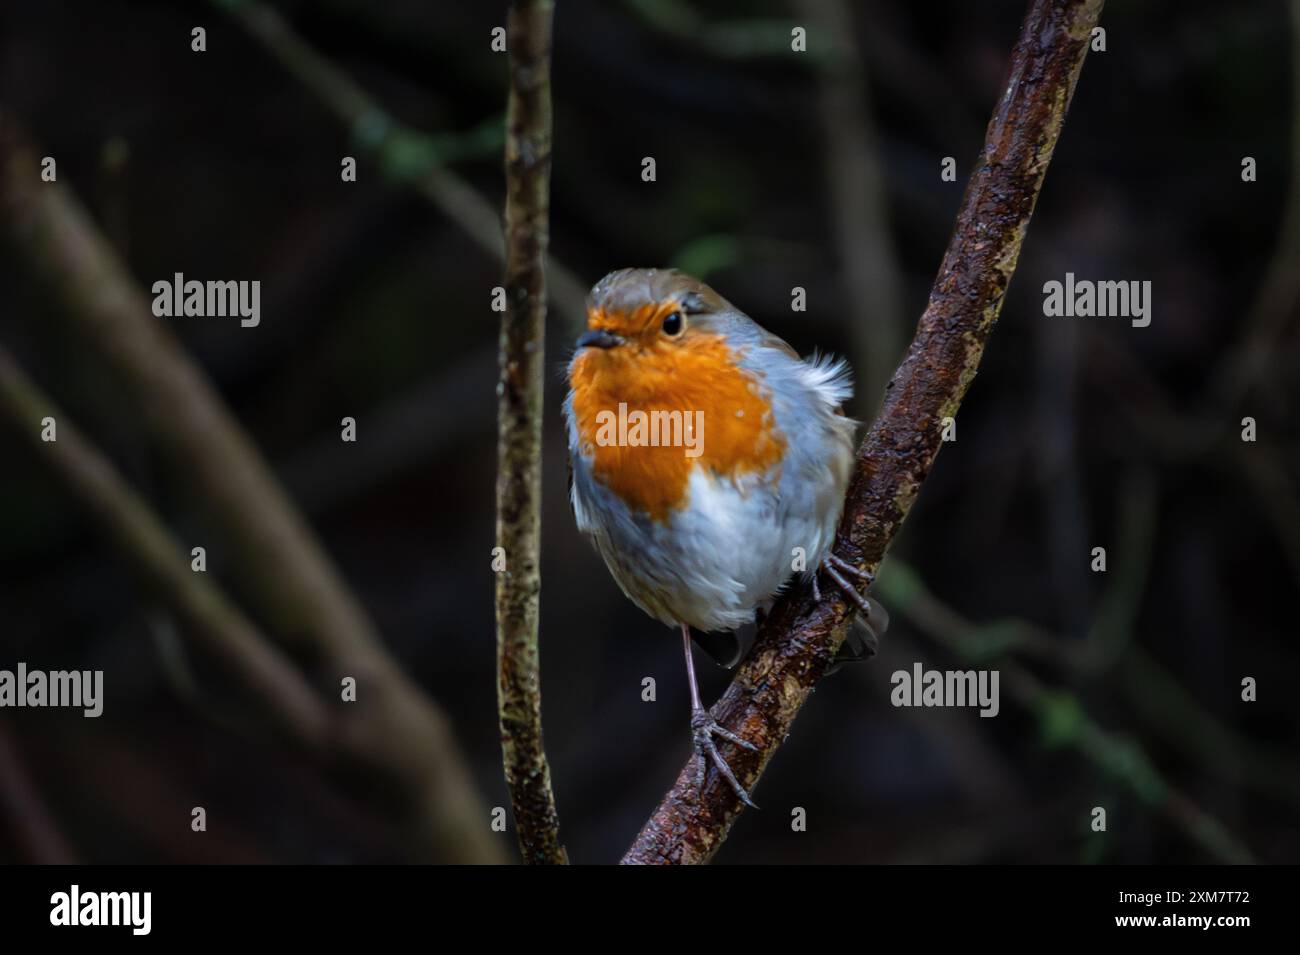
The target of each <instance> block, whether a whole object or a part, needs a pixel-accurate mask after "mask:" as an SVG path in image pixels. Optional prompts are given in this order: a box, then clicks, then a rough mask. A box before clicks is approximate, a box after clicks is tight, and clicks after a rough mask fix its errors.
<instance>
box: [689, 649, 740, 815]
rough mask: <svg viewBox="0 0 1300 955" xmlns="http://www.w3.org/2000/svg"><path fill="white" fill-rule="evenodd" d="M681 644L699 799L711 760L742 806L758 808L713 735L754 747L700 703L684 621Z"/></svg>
mask: <svg viewBox="0 0 1300 955" xmlns="http://www.w3.org/2000/svg"><path fill="white" fill-rule="evenodd" d="M682 647H683V648H684V649H685V651H686V678H687V679H688V680H689V681H690V685H691V740H692V743H693V744H694V746H695V755H696V757H697V758H698V759H699V765H698V766H697V767H696V770H695V789H696V791H697V792H698V793H699V798H700V801H701V802H702V801H703V800H704V780H705V776H706V774H707V773H708V768H709V761H710V760H712V761H713V765H714V766H716V767H718V772H720V773H722V775H723V777H724V778H725V779H726V780H727V782H729V783H731V788H732V789H734V790H735V791H736V795H737V796H738V797H740V801H741V802H743V803H744V804H745V805H746V806H749V807H751V808H753V809H757V808H758V807H757V806H755V805H754V803H753V801H752V800H751V799H750V798H749V793H747V792H745V787H744V786H742V785H740V780H738V779H736V774H735V773H733V772H732V771H731V767H730V766H728V765H727V761H726V760H725V759H723V758H722V756H721V754H720V753H719V752H718V746H717V744H716V743H714V742H713V737H714V736H721V737H722V738H723V739H725V740H727V741H728V742H732V743H735V744H736V745H737V746H740V747H742V748H743V749H748V750H751V751H755V752H756V751H757V749H758V748H757V747H756V746H754V744H753V743H749V742H747V741H745V740H743V739H741V738H740V737H739V736H737V735H736V734H735V733H733V732H731V730H729V729H727V728H726V727H725V726H720V725H719V724H718V722H717V721H716V720H714V718H713V717H712V716H710V715H709V711H708V710H706V709H705V708H704V706H703V704H702V703H700V687H699V684H697V683H696V682H695V661H694V660H693V659H692V657H691V628H690V627H689V626H687V625H686V624H682Z"/></svg>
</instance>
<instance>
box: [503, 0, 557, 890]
mask: <svg viewBox="0 0 1300 955" xmlns="http://www.w3.org/2000/svg"><path fill="white" fill-rule="evenodd" d="M553 12H554V8H553V4H552V3H551V0H517V2H515V3H512V4H511V5H510V12H509V14H508V16H507V20H506V43H507V45H508V48H509V56H510V98H509V103H508V106H507V109H506V152H505V172H506V211H505V231H506V237H505V238H506V268H505V290H506V311H505V314H504V316H503V318H502V322H501V345H500V349H501V383H500V387H499V388H498V393H499V396H500V400H499V405H498V443H497V457H498V468H499V471H498V475H497V546H498V547H500V548H501V552H500V553H501V554H502V556H503V557H504V559H505V561H506V566H505V569H504V570H502V571H500V572H499V573H498V574H497V581H496V620H497V667H498V670H499V674H498V676H499V681H498V686H497V702H498V709H499V715H500V720H501V750H502V758H503V761H504V763H505V773H506V784H507V785H508V786H509V788H510V800H511V803H512V804H513V806H514V811H515V823H516V825H518V827H519V846H520V849H521V851H522V852H523V856H524V861H525V862H528V863H549V864H563V863H565V862H568V856H567V855H566V853H565V851H564V846H563V845H561V844H560V819H559V814H558V812H557V811H556V808H555V794H554V793H553V792H552V791H551V770H550V767H549V766H548V765H547V762H546V752H545V749H544V748H543V745H542V691H541V673H540V659H539V653H538V648H537V607H538V597H539V595H540V592H541V588H542V581H541V494H542V477H541V465H542V385H543V382H544V371H545V355H544V349H543V343H544V331H545V320H546V269H545V260H546V246H547V241H548V238H549V235H548V219H549V211H550V210H549V206H550V178H551V20H552V14H553Z"/></svg>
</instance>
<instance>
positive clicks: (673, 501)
mask: <svg viewBox="0 0 1300 955" xmlns="http://www.w3.org/2000/svg"><path fill="white" fill-rule="evenodd" d="M570 385H571V387H572V389H573V412H574V420H575V423H576V425H577V428H578V432H579V435H580V438H581V442H580V446H581V449H582V451H583V453H584V455H585V456H587V457H588V459H589V460H590V463H591V468H592V473H593V474H594V476H595V477H596V479H597V480H599V481H600V482H601V483H602V484H603V485H604V486H605V487H607V488H609V489H610V490H611V491H612V492H613V493H615V494H616V495H618V497H619V498H620V499H621V500H622V501H623V502H624V503H625V504H626V505H627V506H628V507H629V508H630V509H632V510H633V511H640V512H643V513H645V514H648V515H649V516H650V517H651V518H652V519H654V520H656V521H664V520H666V519H667V518H668V517H669V516H670V515H671V514H672V513H673V512H674V511H676V510H679V509H680V508H682V507H684V506H686V505H687V504H688V493H689V485H690V479H691V474H692V471H693V470H695V469H697V468H705V469H707V470H708V471H709V472H711V473H712V474H714V475H717V476H718V477H723V478H732V479H736V478H740V477H742V476H745V475H750V474H767V473H768V472H773V474H774V476H775V475H776V474H779V471H777V470H775V469H777V468H778V467H779V465H780V462H781V459H782V456H783V455H784V452H785V438H784V437H783V436H782V435H781V433H780V432H779V431H778V430H777V429H776V427H775V425H774V422H773V419H772V407H771V402H770V401H769V399H768V398H767V396H766V395H765V393H764V391H763V388H762V386H761V384H760V383H759V381H758V380H757V379H756V378H754V377H753V376H752V375H751V374H749V373H748V372H747V371H745V370H744V369H743V368H741V367H740V366H739V365H738V364H737V363H736V358H735V354H734V353H733V352H732V350H731V348H730V347H729V346H728V345H727V343H726V340H725V339H724V338H723V337H722V336H721V335H716V334H702V333H696V334H693V335H690V336H688V337H687V339H686V340H683V341H680V342H652V343H650V344H647V345H644V346H634V347H630V348H629V347H620V348H612V349H608V350H602V349H594V348H588V349H585V350H584V351H583V352H581V353H580V354H579V355H578V356H577V358H575V360H574V362H573V365H572V367H571V368H570ZM620 403H621V404H623V405H624V407H625V413H626V414H628V415H630V414H631V413H632V412H633V411H642V412H645V413H646V415H647V416H648V417H649V418H650V419H651V420H666V419H667V417H668V416H659V417H658V418H656V417H655V416H654V414H653V413H654V412H668V413H670V414H671V412H679V413H681V420H682V421H683V422H684V423H689V428H690V429H691V430H688V431H687V432H686V436H687V437H688V439H694V440H697V441H698V445H697V447H698V454H697V455H695V456H691V455H688V454H687V453H686V452H687V450H688V449H687V448H686V447H684V446H681V445H677V446H673V445H666V444H660V445H659V446H658V447H656V446H653V445H650V446H645V445H641V446H631V445H630V444H627V443H625V442H620V441H618V440H613V441H611V440H610V437H611V433H610V430H609V428H608V424H609V422H610V421H611V418H610V415H613V416H615V417H617V416H618V415H619V413H620V407H619V406H620ZM602 412H606V413H607V414H606V415H604V416H602V414H601V413H602ZM697 412H698V413H701V414H697ZM602 424H604V425H606V427H605V429H604V430H603V431H602ZM697 430H698V432H699V433H696V431H697ZM615 437H616V438H617V435H615Z"/></svg>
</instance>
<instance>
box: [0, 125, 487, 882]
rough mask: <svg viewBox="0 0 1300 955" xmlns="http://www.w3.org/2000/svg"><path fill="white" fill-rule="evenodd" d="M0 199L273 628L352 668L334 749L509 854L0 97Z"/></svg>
mask: <svg viewBox="0 0 1300 955" xmlns="http://www.w3.org/2000/svg"><path fill="white" fill-rule="evenodd" d="M0 210H2V211H3V214H4V215H3V224H4V229H5V232H6V233H7V237H8V238H9V240H10V242H11V245H12V247H13V248H14V249H15V251H16V253H17V254H18V256H19V258H20V259H21V260H22V261H23V263H24V264H25V265H26V266H27V268H28V269H29V270H30V271H31V273H32V274H33V275H36V276H38V277H40V278H41V279H42V280H43V281H44V282H45V283H47V287H48V288H50V289H51V290H52V291H53V293H54V294H55V295H56V296H57V298H58V299H59V301H60V302H61V304H62V306H63V310H64V312H65V314H66V315H67V317H68V318H69V319H70V320H71V328H72V330H73V333H74V336H75V337H74V341H75V342H76V343H77V345H78V346H81V347H85V348H87V349H91V350H93V351H94V352H95V353H96V354H97V355H98V356H99V358H100V359H101V360H102V361H103V362H105V363H106V364H107V365H108V366H110V367H111V368H112V369H113V371H114V372H115V373H116V375H117V376H118V378H119V380H120V381H121V382H122V383H123V384H124V386H125V387H126V390H127V393H128V394H129V396H130V398H131V400H132V401H133V403H134V408H135V410H136V412H137V413H138V414H139V416H140V417H141V419H142V420H144V421H146V422H147V423H148V425H149V427H150V431H151V437H152V439H153V440H154V441H155V442H157V444H158V445H159V446H160V447H162V448H163V449H164V450H165V451H166V452H167V454H168V457H169V459H170V461H171V463H172V464H173V465H174V466H175V467H176V469H177V471H178V473H179V474H180V475H181V476H183V479H184V487H185V488H186V490H187V491H188V492H189V493H191V494H192V495H193V496H194V497H195V498H196V500H197V501H198V502H199V503H200V504H202V505H203V506H204V507H205V508H206V510H207V512H208V514H209V517H210V519H211V527H212V533H214V534H216V535H218V536H220V538H221V539H222V540H223V541H225V543H226V544H227V545H228V547H229V550H230V553H231V558H232V560H231V565H232V569H233V570H234V572H235V574H236V576H237V578H238V579H239V581H240V582H241V584H242V585H243V589H244V591H245V592H246V593H247V594H248V595H249V598H250V599H252V600H253V601H254V602H255V603H256V605H257V607H258V608H259V610H260V611H261V614H262V615H263V616H264V618H265V620H266V621H267V625H268V628H269V629H270V630H271V631H272V632H273V633H274V634H275V635H276V637H277V638H278V639H280V640H282V641H283V642H284V643H285V644H286V645H287V646H288V648H289V649H290V651H291V652H294V653H298V654H304V653H310V654H313V655H316V656H318V657H319V659H320V662H321V663H323V665H324V668H325V669H326V672H327V673H328V674H329V682H330V683H331V684H333V685H334V686H335V687H337V686H338V685H339V682H340V681H341V680H342V679H343V678H344V677H352V678H354V679H355V680H356V681H357V686H358V700H357V702H356V703H354V704H351V705H350V706H348V707H346V708H344V709H342V710H341V713H342V716H341V718H340V720H339V724H338V740H339V748H340V751H341V752H343V753H346V754H347V755H348V756H349V757H350V758H351V759H352V760H353V761H354V762H355V763H356V764H358V765H360V766H365V767H368V768H369V770H370V771H372V772H377V773H381V774H383V775H384V776H386V777H387V778H389V779H391V780H393V781H394V782H395V783H396V784H398V785H399V786H400V788H401V791H402V792H403V794H404V798H403V799H402V800H401V801H400V802H401V809H400V812H401V813H402V815H403V816H404V817H405V818H407V819H408V820H409V823H410V830H411V832H412V834H413V836H414V837H415V838H416V840H417V841H418V844H420V845H422V846H424V848H425V851H426V852H427V853H428V854H429V856H430V857H433V858H442V859H445V860H449V861H450V860H457V861H495V860H498V859H500V858H501V850H500V847H499V845H498V843H497V842H496V841H495V840H494V839H493V838H492V835H491V833H490V830H489V828H488V818H487V814H486V810H485V809H484V807H483V806H482V804H481V803H480V802H479V799H478V796H477V794H476V793H475V792H474V790H473V786H472V782H471V779H470V776H469V773H468V771H467V769H466V768H465V766H464V764H463V761H462V757H461V756H460V754H459V752H458V751H457V748H456V744H455V741H454V739H453V738H452V733H451V728H450V725H449V723H448V720H447V718H446V716H445V715H443V714H442V712H441V711H440V710H439V709H438V708H437V707H436V705H435V704H433V702H432V701H430V700H429V699H428V698H427V697H426V696H424V694H422V693H421V692H420V691H419V689H418V688H417V687H415V686H414V685H413V684H412V683H411V682H410V681H409V679H408V678H407V677H406V676H405V674H403V673H402V671H401V669H400V668H399V667H398V666H397V665H396V664H395V663H394V662H393V660H392V659H391V658H390V657H389V656H388V654H387V653H386V652H385V651H384V650H383V648H382V646H381V644H380V642H379V638H378V635H377V634H376V633H375V631H374V628H373V626H372V625H371V623H370V621H369V619H368V617H367V616H366V614H365V612H364V611H363V610H362V608H361V607H360V605H359V604H358V603H357V601H356V599H355V598H354V597H353V596H352V594H351V593H350V592H349V591H348V589H347V587H346V586H345V585H344V583H343V581H342V579H341V578H340V576H339V574H338V572H337V570H336V569H335V568H334V566H333V564H332V563H331V561H330V560H329V558H328V556H327V555H326V554H325V552H324V550H323V549H322V548H321V546H320V544H319V542H318V541H317V540H316V538H315V536H314V535H313V534H312V532H311V530H310V529H309V528H308V527H307V525H306V523H305V522H304V521H303V519H302V517H301V516H300V515H299V513H298V511H297V509H296V508H295V507H294V505H293V504H292V502H291V501H290V500H289V498H288V497H287V496H286V495H285V494H284V492H283V490H282V489H281V488H280V486H279V485H278V484H277V483H276V481H275V479H274V477H273V476H272V475H271V473H270V471H269V470H268V468H267V467H266V465H265V463H264V462H263V461H262V459H261V456H260V455H259V454H258V452H257V450H256V449H255V448H254V447H253V445H252V443H251V441H250V440H249V439H248V437H247V436H246V435H245V433H244V431H243V429H242V428H241V427H240V426H239V424H238V423H237V422H236V421H235V420H234V419H233V418H232V417H231V415H230V414H229V412H228V411H227V410H226V409H225V406H224V404H223V403H222V401H221V399H220V398H219V397H218V395H217V394H216V392H215V390H214V389H213V388H212V386H211V384H210V383H209V382H208V380H207V378H206V377H205V376H204V374H203V372H202V371H201V370H200V369H199V368H198V366H197V365H195V364H194V363H193V362H192V361H191V360H190V359H189V357H188V356H187V355H186V354H185V352H184V351H183V350H182V349H181V347H180V346H179V345H178V343H177V342H176V340H175V338H174V337H173V336H172V334H171V332H170V331H169V330H168V329H167V328H166V327H165V326H163V325H162V324H161V323H160V322H159V321H158V319H157V318H156V317H155V316H154V315H153V314H152V313H151V311H150V307H149V302H148V299H147V298H146V296H145V295H144V293H143V292H142V291H141V290H140V289H139V288H138V287H137V286H136V285H135V283H134V281H133V280H132V278H131V277H130V275H129V274H127V272H126V270H125V268H124V267H123V266H122V264H121V262H120V260H119V259H118V257H117V255H116V254H115V253H114V252H113V250H112V248H111V247H110V246H109V245H108V244H107V243H106V241H105V240H104V238H103V237H102V235H101V234H100V233H99V230H98V229H97V228H96V227H95V225H94V223H93V222H92V221H91V219H90V218H89V216H88V215H87V214H86V212H85V210H84V209H83V208H82V207H81V205H80V204H79V203H78V202H77V200H76V199H75V197H74V196H73V195H72V194H71V192H70V191H68V190H67V189H66V188H65V187H64V186H63V185H62V184H59V183H46V182H42V181H41V176H40V167H39V164H38V162H37V158H36V153H35V152H34V150H33V149H32V147H31V145H30V144H29V143H28V142H27V141H26V138H25V136H24V134H23V132H22V131H21V130H20V128H19V126H18V123H17V121H16V119H15V118H14V117H13V116H12V115H11V114H10V113H8V112H7V111H4V110H2V109H0ZM335 692H338V691H337V690H335Z"/></svg>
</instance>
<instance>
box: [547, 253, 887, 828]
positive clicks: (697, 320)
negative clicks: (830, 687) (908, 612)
mask: <svg viewBox="0 0 1300 955" xmlns="http://www.w3.org/2000/svg"><path fill="white" fill-rule="evenodd" d="M586 312H587V314H586V320H587V321H586V330H585V331H584V332H583V333H582V334H581V336H580V337H579V338H578V339H577V342H576V347H575V350H574V354H573V356H572V358H571V360H570V361H569V363H568V369H567V378H568V386H569V389H568V394H567V396H566V398H565V401H564V419H565V427H566V432H567V441H568V454H569V498H570V504H571V505H572V510H573V515H574V519H575V521H576V524H577V526H578V528H579V530H581V531H582V532H583V533H585V534H586V535H588V536H589V537H590V538H591V540H592V541H593V542H594V544H595V547H596V550H597V551H598V552H599V554H600V556H601V557H602V558H603V559H604V562H605V565H606V566H607V567H608V569H609V572H610V574H611V575H612V576H613V578H614V580H615V582H616V583H617V584H618V586H619V588H620V589H621V590H622V591H623V593H624V594H625V595H626V596H627V597H628V599H630V600H631V601H632V603H634V604H635V605H636V606H637V607H639V608H640V609H641V610H642V611H644V612H645V613H646V614H648V615H649V616H650V617H652V618H654V619H655V620H657V621H659V622H661V623H663V624H666V625H668V626H669V627H673V628H675V629H678V630H679V631H680V633H681V638H682V646H683V648H684V652H685V659H686V673H687V680H688V684H689V690H690V705H691V723H690V725H691V739H692V745H693V749H694V756H693V759H694V760H696V762H695V780H694V781H695V784H696V791H697V793H698V794H699V797H700V798H701V799H702V798H703V793H704V788H705V782H706V773H707V770H708V766H709V764H710V763H711V764H712V765H713V766H714V767H715V768H716V769H717V770H718V772H719V773H720V774H721V775H722V776H723V777H724V778H725V779H726V781H727V782H728V784H729V785H730V786H731V788H732V790H734V792H735V793H736V795H737V797H738V798H739V799H740V800H741V801H742V802H744V803H745V804H746V805H748V806H754V803H753V800H752V799H751V796H750V794H749V792H748V791H747V790H746V789H745V788H744V786H742V785H741V783H740V782H739V780H738V779H737V778H736V775H735V773H734V772H733V771H732V769H731V767H730V765H729V764H728V762H727V761H726V760H725V759H724V758H723V756H722V755H721V753H720V752H719V750H718V746H717V743H716V742H715V737H716V738H720V739H723V740H726V741H728V742H730V743H732V744H734V745H735V746H738V747H740V748H742V749H748V750H754V749H756V747H755V746H754V744H753V743H751V742H749V741H748V740H745V739H744V738H743V737H741V736H740V735H738V734H737V733H733V732H732V731H731V730H729V729H727V728H726V727H724V726H721V725H720V724H719V723H717V722H716V721H715V720H714V719H713V717H712V716H711V715H710V713H709V711H708V710H707V709H705V707H704V706H703V704H702V702H701V700H700V692H699V684H698V682H697V680H696V673H695V663H694V659H693V655H692V651H691V644H692V638H693V636H694V639H695V640H696V642H698V643H699V645H700V646H701V647H702V648H704V649H706V651H709V652H710V653H711V655H714V656H715V658H719V657H720V656H722V655H725V654H726V653H727V652H728V650H727V648H729V647H736V646H738V644H737V643H736V642H735V640H734V638H732V639H730V640H727V639H723V640H718V639H717V637H716V636H715V635H717V634H727V633H732V634H734V631H735V630H736V629H738V628H740V627H742V626H744V625H745V624H748V623H751V622H753V621H754V620H755V619H756V617H757V616H758V615H760V614H765V613H766V612H767V611H768V609H770V607H771V606H772V604H773V602H774V601H775V599H776V597H777V596H778V595H779V593H780V592H781V591H782V589H783V588H784V587H785V586H786V585H787V584H788V583H789V582H790V580H791V579H792V578H794V577H795V576H797V575H800V574H802V576H804V577H810V578H811V583H812V587H813V589H814V595H815V597H816V598H817V599H818V600H820V599H821V593H820V588H819V586H818V583H817V574H818V572H822V573H825V574H826V576H827V578H828V579H829V580H831V581H832V582H833V583H834V584H835V585H836V586H838V587H839V588H840V589H842V590H843V591H844V592H845V594H846V595H847V596H848V598H849V600H850V601H851V602H852V604H853V606H855V607H856V609H857V611H858V613H859V614H860V619H862V620H863V621H865V623H866V625H867V630H868V634H869V636H870V638H871V639H872V640H874V639H875V638H876V637H877V635H878V634H879V633H880V632H883V626H882V621H883V622H884V625H887V617H886V616H885V615H884V612H883V609H882V608H880V606H879V604H878V603H876V602H875V601H873V600H871V599H870V598H868V597H867V596H866V595H865V594H864V593H862V592H860V591H859V589H858V586H856V585H855V584H854V583H853V582H852V580H854V579H856V580H858V581H859V582H860V584H861V585H863V587H864V589H865V588H867V587H869V586H870V584H871V583H872V577H871V575H870V574H869V573H867V572H865V571H864V570H861V569H859V568H857V567H856V566H854V565H853V564H851V563H850V562H848V561H846V560H844V559H842V558H840V557H838V556H837V555H836V554H835V553H834V552H833V550H832V548H833V545H834V542H835V530H836V527H837V525H838V523H839V519H840V513H841V510H842V508H843V503H844V496H845V490H846V488H847V485H848V482H849V476H850V473H851V471H852V466H853V460H854V444H855V434H856V429H857V426H858V423H857V422H856V421H854V420H853V419H851V418H849V417H847V416H846V415H845V414H844V411H843V405H844V403H845V402H846V401H848V399H849V398H850V397H851V396H852V391H853V387H852V381H851V375H850V371H849V367H848V364H847V363H846V362H845V361H843V360H842V359H836V358H833V357H830V356H828V355H825V354H818V353H816V352H814V354H813V355H812V356H811V357H809V358H807V359H804V358H801V357H800V356H799V354H798V352H796V351H795V350H794V349H793V348H792V347H791V346H790V345H789V344H787V343H786V342H785V341H784V340H782V339H781V338H779V337H778V336H776V335H774V334H772V333H771V332H769V331H767V330H766V329H764V328H763V327H762V326H760V325H759V324H758V323H757V322H755V321H754V320H753V319H751V318H750V317H749V316H748V315H746V314H745V313H744V312H742V311H741V310H740V309H738V308H737V307H736V306H734V305H732V304H731V303H730V302H729V301H727V300H726V299H724V298H723V297H722V296H721V295H719V294H718V293H717V292H715V291H714V290H713V289H712V288H710V287H709V286H708V285H706V284H705V283H704V282H702V281H700V280H699V279H696V278H693V277H692V276H690V275H687V274H685V273H683V272H680V271H678V270H676V269H645V268H629V269H621V270H618V271H615V272H611V273H610V274H608V275H606V276H605V277H604V278H602V279H601V280H600V281H599V282H597V283H596V284H595V286H593V288H592V290H591V292H590V294H589V295H588V297H587V302H586ZM862 652H863V651H861V650H860V651H859V653H860V654H861V653H862ZM720 662H723V663H724V664H726V663H734V662H735V660H734V659H732V660H730V661H728V660H725V659H720Z"/></svg>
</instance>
